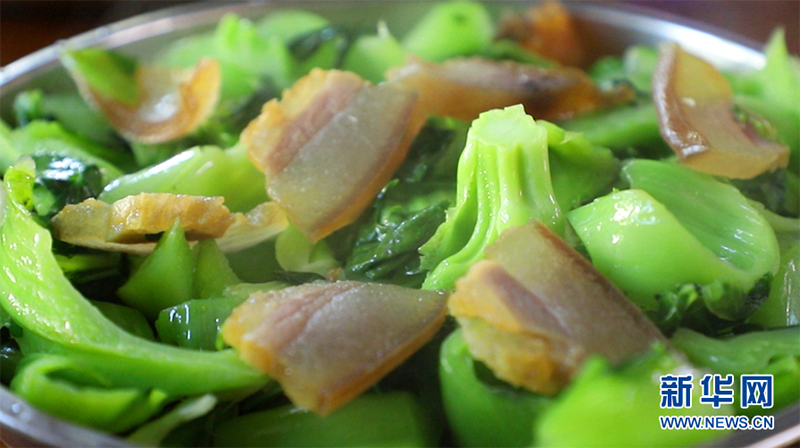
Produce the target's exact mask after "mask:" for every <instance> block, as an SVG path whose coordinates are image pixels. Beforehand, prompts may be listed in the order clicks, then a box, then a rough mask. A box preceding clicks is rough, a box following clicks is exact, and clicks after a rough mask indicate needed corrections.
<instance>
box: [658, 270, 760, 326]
mask: <svg viewBox="0 0 800 448" xmlns="http://www.w3.org/2000/svg"><path fill="white" fill-rule="evenodd" d="M770 280H771V278H770V275H765V276H764V277H763V278H761V279H760V280H759V281H757V282H756V283H755V285H753V288H752V289H751V290H750V291H748V292H747V293H743V292H742V291H739V290H736V289H735V288H732V287H731V286H730V285H726V284H725V283H723V282H722V281H720V280H716V281H714V282H712V283H709V284H707V285H701V284H698V283H690V284H685V285H680V286H678V287H676V288H674V289H673V290H671V291H665V292H662V293H660V294H658V295H656V300H657V301H658V309H657V310H656V311H655V312H651V313H650V314H651V318H652V319H653V320H654V321H655V323H656V324H657V325H658V326H659V328H660V329H661V331H662V332H664V334H666V335H671V334H672V333H673V332H674V331H675V330H676V329H677V328H678V327H679V326H681V327H686V328H692V329H694V330H697V331H700V332H702V333H704V334H708V335H722V334H728V333H730V332H732V331H736V330H737V329H738V328H739V327H740V325H741V324H742V322H741V320H742V319H743V317H746V316H749V315H751V314H753V313H754V312H755V311H756V310H758V309H759V307H761V306H762V304H763V303H764V301H765V300H767V296H768V294H769V291H770Z"/></svg>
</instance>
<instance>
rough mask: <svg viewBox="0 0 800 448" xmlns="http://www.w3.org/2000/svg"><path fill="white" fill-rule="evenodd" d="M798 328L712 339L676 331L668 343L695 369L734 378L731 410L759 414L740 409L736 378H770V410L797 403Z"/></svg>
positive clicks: (799, 385) (799, 389)
mask: <svg viewBox="0 0 800 448" xmlns="http://www.w3.org/2000/svg"><path fill="white" fill-rule="evenodd" d="M798 340H800V327H797V326H795V327H792V328H785V329H780V330H772V331H761V332H751V333H747V334H742V335H738V336H733V337H728V338H722V339H716V338H710V337H707V336H703V335H702V334H700V333H696V332H694V331H692V330H687V329H679V330H678V331H677V332H676V333H675V335H674V336H673V337H672V339H671V341H672V343H673V344H674V345H675V347H677V348H678V349H680V350H682V351H683V352H684V353H685V354H686V356H687V357H688V358H689V360H690V361H691V362H692V363H693V364H694V365H696V366H699V367H707V368H710V369H712V370H713V371H714V372H716V373H720V374H722V375H727V374H732V375H734V377H735V379H736V384H735V387H734V388H733V390H734V391H735V392H736V393H735V395H734V400H735V401H734V407H735V408H736V409H737V410H738V411H739V412H740V413H744V414H753V413H761V412H763V410H762V409H760V408H752V407H749V408H747V409H742V408H741V406H740V401H739V400H740V397H739V376H740V375H742V374H760V375H773V385H774V389H773V394H774V395H773V400H774V401H773V409H776V410H777V409H781V408H783V407H785V406H787V405H789V404H791V403H793V402H796V401H797V397H798V395H800V383H798V381H797V378H798V377H800V345H798V343H797V341H798Z"/></svg>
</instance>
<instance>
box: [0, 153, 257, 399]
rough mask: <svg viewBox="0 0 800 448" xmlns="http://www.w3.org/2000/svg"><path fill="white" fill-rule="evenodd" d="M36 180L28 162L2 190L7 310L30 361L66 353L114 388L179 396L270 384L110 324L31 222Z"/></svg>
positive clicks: (221, 361)
mask: <svg viewBox="0 0 800 448" xmlns="http://www.w3.org/2000/svg"><path fill="white" fill-rule="evenodd" d="M33 174H34V168H33V163H32V162H31V161H27V162H23V163H21V164H20V165H18V166H15V167H14V168H12V169H10V170H9V171H7V172H6V174H5V181H4V184H5V185H4V188H3V189H2V190H0V239H2V240H3V241H4V248H3V249H4V250H3V251H2V252H0V265H2V266H3V269H2V270H0V306H2V308H3V309H4V311H5V312H6V313H7V314H8V315H9V316H10V317H11V318H12V319H13V321H14V322H15V324H16V325H18V327H19V328H20V330H21V331H20V332H18V334H17V335H16V336H14V337H15V339H16V340H17V342H18V343H19V344H20V347H21V348H22V351H23V353H25V355H26V356H28V354H30V353H33V352H36V351H42V350H45V351H47V352H48V353H51V354H54V355H55V354H61V355H63V356H65V357H68V358H69V359H70V362H74V363H75V365H78V366H80V368H81V370H86V371H90V372H93V373H95V374H96V375H98V376H101V377H102V378H105V379H107V382H106V383H105V385H107V386H108V387H113V388H140V389H142V390H150V389H161V390H163V391H164V392H166V393H167V394H169V395H170V396H176V397H177V396H181V395H185V394H201V393H207V392H213V391H222V390H234V389H238V388H242V387H257V386H260V385H263V384H265V383H266V382H267V381H268V380H267V379H266V378H265V377H264V376H263V375H262V374H260V373H258V372H256V371H254V370H252V369H250V368H249V367H247V366H246V365H244V363H243V362H242V361H241V360H239V358H238V357H237V356H236V355H235V354H234V353H233V352H231V351H222V352H215V353H202V352H196V351H192V350H182V349H178V348H175V347H169V346H166V345H163V344H158V343H154V342H150V341H147V340H145V339H142V338H139V337H136V336H133V335H131V334H130V333H127V332H125V331H124V330H122V329H121V328H119V327H118V326H116V325H114V324H113V323H112V322H111V321H109V320H108V319H106V318H105V317H104V316H103V315H102V314H101V313H100V311H99V310H98V309H97V308H95V307H94V306H92V305H91V304H90V303H89V302H88V301H87V300H86V299H84V298H83V297H82V296H81V295H80V293H78V291H76V290H75V289H74V288H73V287H72V285H71V284H70V283H69V281H68V280H67V279H66V278H65V277H64V276H63V274H62V273H61V270H60V268H59V267H58V263H57V262H56V260H55V258H54V257H53V255H52V252H51V251H52V239H51V237H50V234H49V232H47V231H46V230H45V229H43V228H41V227H40V226H38V225H37V224H36V222H35V221H34V220H33V219H32V217H31V215H30V213H29V211H28V210H29V205H30V203H31V200H32V197H31V195H32V193H31V191H32V185H33ZM26 204H27V206H26ZM22 298H24V302H22V301H21V299H22ZM12 334H13V333H12Z"/></svg>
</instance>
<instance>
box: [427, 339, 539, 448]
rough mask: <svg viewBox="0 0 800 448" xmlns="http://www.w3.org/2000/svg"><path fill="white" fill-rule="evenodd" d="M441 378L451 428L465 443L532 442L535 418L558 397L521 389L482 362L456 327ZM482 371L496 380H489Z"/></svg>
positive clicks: (448, 342) (445, 347)
mask: <svg viewBox="0 0 800 448" xmlns="http://www.w3.org/2000/svg"><path fill="white" fill-rule="evenodd" d="M439 368H440V371H439V378H440V381H441V383H442V396H443V398H444V405H445V409H446V411H447V419H448V422H449V423H450V428H451V429H452V430H453V432H454V433H455V437H456V440H457V441H458V443H459V445H460V446H507V447H512V446H531V442H532V441H533V440H532V439H533V431H532V428H533V426H534V419H535V417H536V415H537V413H539V412H541V411H542V410H543V409H546V407H547V405H548V404H549V403H550V402H551V401H552V400H551V399H549V398H547V397H543V396H536V395H534V394H531V393H530V392H527V391H525V390H524V389H515V388H513V387H511V386H509V385H508V384H505V383H503V382H501V381H499V380H497V379H495V378H494V377H493V375H492V374H491V371H490V370H489V369H488V368H486V366H482V365H480V364H479V363H477V362H476V361H475V360H474V359H472V356H471V355H470V353H469V349H468V348H467V344H466V342H465V341H464V337H463V336H462V334H461V330H456V331H454V332H453V333H451V334H450V336H448V337H447V339H446V340H445V341H444V344H442V350H441V361H440V366H439ZM481 368H482V371H484V372H485V373H486V376H489V377H490V378H491V379H492V381H485V380H484V379H483V378H482V377H481V376H480V375H479V374H478V372H479V371H481V370H480V369H481Z"/></svg>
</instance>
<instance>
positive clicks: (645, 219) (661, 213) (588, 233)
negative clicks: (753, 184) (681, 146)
mask: <svg viewBox="0 0 800 448" xmlns="http://www.w3.org/2000/svg"><path fill="white" fill-rule="evenodd" d="M622 173H623V177H625V178H626V179H627V180H628V182H629V183H630V185H631V186H632V187H633V188H634V190H627V191H622V192H618V193H613V194H611V195H608V196H605V197H603V198H600V199H597V200H595V201H594V202H592V203H591V204H588V205H586V206H583V207H581V208H579V209H576V210H573V211H572V212H570V214H569V221H570V223H571V224H572V226H573V228H574V229H575V232H576V233H577V234H578V236H579V237H580V239H581V240H582V242H583V243H584V245H585V246H586V249H587V250H588V252H589V254H590V255H591V257H592V262H593V263H594V264H595V266H596V267H597V268H598V269H599V270H600V272H602V273H603V274H604V275H606V276H607V277H608V278H609V279H610V280H611V281H612V282H614V283H615V284H616V285H617V286H619V287H620V288H621V289H622V290H623V291H624V292H625V293H626V294H627V295H628V297H630V298H631V300H633V301H634V302H636V303H637V304H638V305H639V306H641V307H642V308H644V309H647V310H655V309H656V308H657V303H656V299H655V297H656V295H658V294H662V293H666V292H668V291H673V290H674V288H676V287H679V286H680V285H683V284H687V283H696V284H700V285H710V284H711V283H714V282H718V281H719V282H721V284H722V286H724V287H725V288H730V291H731V293H732V297H731V298H730V299H726V300H725V301H723V302H721V303H719V304H718V305H719V306H716V307H715V308H714V309H712V310H711V311H712V312H713V313H714V314H716V315H717V316H719V317H721V318H724V319H728V320H740V319H743V318H744V317H746V313H747V312H750V311H752V308H751V307H750V306H748V304H747V303H746V301H744V300H743V299H744V298H746V297H747V293H748V292H750V290H751V289H752V288H753V286H754V285H755V284H756V282H757V281H758V280H760V279H761V278H762V277H763V276H764V275H765V274H772V273H774V272H775V271H776V270H777V267H778V262H779V253H778V245H777V241H776V239H775V234H774V232H773V231H772V229H771V228H770V227H769V225H768V223H767V222H766V220H765V219H764V218H763V217H762V216H761V215H760V214H759V212H758V211H757V210H756V209H754V208H753V207H752V206H751V205H750V204H749V202H748V201H747V199H745V198H744V196H742V195H741V193H739V191H738V190H736V188H734V187H732V186H730V185H728V184H724V183H722V182H719V181H717V180H715V179H714V178H713V177H711V176H708V175H704V174H701V173H698V172H696V171H693V170H692V169H690V168H686V167H682V166H679V165H676V164H672V163H665V162H655V161H648V160H635V161H632V162H630V163H628V164H627V165H626V166H625V167H624V168H623V169H622ZM643 248H647V250H643Z"/></svg>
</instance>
